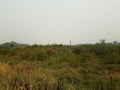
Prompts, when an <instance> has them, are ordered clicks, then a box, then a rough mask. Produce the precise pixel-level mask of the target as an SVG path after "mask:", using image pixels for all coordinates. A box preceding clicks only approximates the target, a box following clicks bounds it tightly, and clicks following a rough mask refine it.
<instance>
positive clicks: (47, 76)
mask: <svg viewBox="0 0 120 90" xmlns="http://www.w3.org/2000/svg"><path fill="white" fill-rule="evenodd" d="M0 90H120V46H117V45H82V46H63V45H52V46H37V45H34V46H27V47H25V48H20V47H5V46H0Z"/></svg>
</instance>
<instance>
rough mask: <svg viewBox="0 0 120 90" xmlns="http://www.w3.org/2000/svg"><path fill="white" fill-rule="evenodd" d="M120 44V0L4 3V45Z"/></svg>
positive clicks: (0, 0)
mask: <svg viewBox="0 0 120 90" xmlns="http://www.w3.org/2000/svg"><path fill="white" fill-rule="evenodd" d="M100 39H105V40H106V41H107V42H112V41H115V40H117V41H120V0H0V43H4V42H9V41H16V42H19V43H27V44H34V43H37V44H48V43H49V44H54V43H58V44H60V43H61V44H69V42H70V40H71V41H72V44H82V43H96V42H99V40H100Z"/></svg>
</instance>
